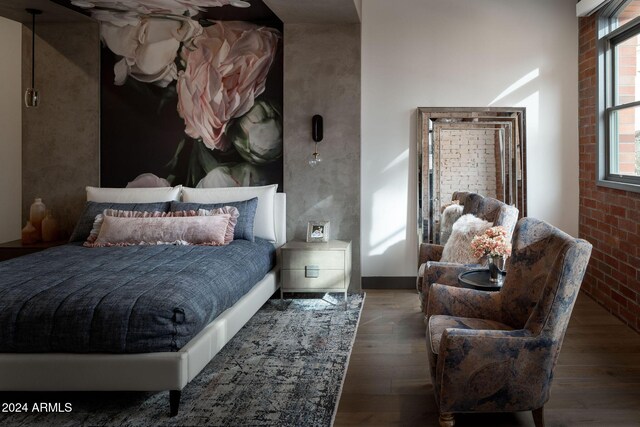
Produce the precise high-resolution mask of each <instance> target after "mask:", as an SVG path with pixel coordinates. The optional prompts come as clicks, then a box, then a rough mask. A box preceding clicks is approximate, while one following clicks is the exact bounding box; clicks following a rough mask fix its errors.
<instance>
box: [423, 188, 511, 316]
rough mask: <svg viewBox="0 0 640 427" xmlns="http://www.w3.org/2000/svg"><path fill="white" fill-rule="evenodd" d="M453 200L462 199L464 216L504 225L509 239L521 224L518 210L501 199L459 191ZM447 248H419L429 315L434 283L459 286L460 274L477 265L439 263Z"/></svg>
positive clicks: (425, 302)
mask: <svg viewBox="0 0 640 427" xmlns="http://www.w3.org/2000/svg"><path fill="white" fill-rule="evenodd" d="M452 199H453V200H460V203H462V204H463V205H464V210H463V211H462V214H463V215H466V214H473V215H475V216H477V217H479V218H482V219H484V220H486V221H490V222H492V223H493V225H494V226H497V225H501V226H503V227H504V228H506V230H507V238H508V239H511V235H512V234H513V229H514V227H515V226H516V222H517V221H518V212H519V211H518V208H516V207H515V206H509V205H507V204H505V203H503V202H501V201H500V200H497V199H494V198H491V197H483V196H481V195H479V194H475V193H464V192H456V193H453V198H452ZM443 249H444V246H441V245H436V244H432V243H423V244H421V245H420V255H419V259H418V265H420V268H419V269H418V277H417V281H416V288H417V290H418V296H419V297H420V307H421V309H422V311H423V312H426V308H427V298H428V296H429V287H430V285H431V284H432V283H435V282H438V283H441V284H446V285H450V286H458V275H459V274H460V273H462V272H464V271H467V270H470V269H472V268H478V266H477V265H463V264H454V263H445V262H440V258H441V257H442V250H443Z"/></svg>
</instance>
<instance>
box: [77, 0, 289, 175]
mask: <svg viewBox="0 0 640 427" xmlns="http://www.w3.org/2000/svg"><path fill="white" fill-rule="evenodd" d="M71 3H72V4H73V5H74V6H76V7H79V8H82V9H84V10H87V11H89V12H90V13H91V15H92V16H93V17H94V18H95V19H97V20H98V21H99V22H100V32H101V38H102V41H103V48H102V83H101V87H102V89H101V108H102V111H101V185H102V186H104V187H122V186H129V187H149V186H167V185H177V184H183V185H188V186H198V187H229V186H248V185H264V184H271V183H278V184H280V187H281V186H282V107H281V106H282V48H281V43H282V36H281V31H280V30H281V29H282V23H281V22H279V20H277V18H276V19H275V20H273V21H271V22H268V23H265V22H264V20H262V21H260V22H258V23H252V22H245V21H240V20H228V16H229V15H233V13H234V10H236V9H235V8H234V7H233V6H238V7H246V6H250V3H248V2H244V1H240V0H129V1H126V0H122V1H114V0H111V1H109V0H94V1H81V0H73V1H71ZM252 3H253V2H252ZM252 7H253V6H252ZM218 10H219V11H221V12H222V11H224V12H225V13H224V14H222V15H223V16H224V17H225V20H221V19H216V18H215V16H216V12H217V11H218Z"/></svg>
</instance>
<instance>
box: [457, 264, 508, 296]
mask: <svg viewBox="0 0 640 427" xmlns="http://www.w3.org/2000/svg"><path fill="white" fill-rule="evenodd" d="M503 282H504V277H502V278H501V279H500V281H498V282H491V281H489V269H487V268H481V269H477V270H469V271H465V272H464V273H460V275H459V276H458V283H460V285H462V286H463V287H465V288H470V289H476V290H479V291H499V290H500V288H502V283H503Z"/></svg>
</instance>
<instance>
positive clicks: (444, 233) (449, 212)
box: [440, 203, 464, 245]
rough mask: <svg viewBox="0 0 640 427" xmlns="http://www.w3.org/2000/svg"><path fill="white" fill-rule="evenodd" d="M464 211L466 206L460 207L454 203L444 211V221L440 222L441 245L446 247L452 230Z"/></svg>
mask: <svg viewBox="0 0 640 427" xmlns="http://www.w3.org/2000/svg"><path fill="white" fill-rule="evenodd" d="M463 210H464V206H462V205H459V204H457V203H452V204H451V205H449V206H447V207H446V208H444V211H442V215H441V218H442V221H440V244H441V245H444V244H446V243H447V241H448V240H449V236H451V230H452V229H453V224H455V222H456V221H457V220H458V219H459V218H460V217H461V216H462V211H463Z"/></svg>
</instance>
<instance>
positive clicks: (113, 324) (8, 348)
mask: <svg viewBox="0 0 640 427" xmlns="http://www.w3.org/2000/svg"><path fill="white" fill-rule="evenodd" d="M274 265H275V249H274V247H273V245H272V244H271V243H269V242H267V241H265V240H261V239H256V241H255V242H249V241H247V240H234V241H233V242H232V243H231V244H230V245H228V246H223V247H211V246H172V245H161V246H129V247H110V248H85V247H82V246H79V245H76V244H68V245H64V246H60V247H57V248H53V249H49V250H46V251H43V252H40V253H36V254H33V255H28V256H25V257H21V258H16V259H13V260H10V261H5V262H1V263H0V352H4V353H16V352H30V353H32V352H37V353H42V352H72V353H95V352H100V353H148V352H163V351H176V350H178V349H180V348H181V347H182V346H184V345H185V344H186V343H187V342H188V341H189V340H190V339H191V338H193V337H194V336H195V335H196V334H198V332H200V331H201V330H202V329H203V328H204V327H205V326H206V325H207V324H208V323H210V322H211V321H212V320H214V319H215V318H216V317H217V316H218V315H220V314H221V313H222V312H223V311H224V310H226V309H227V308H229V307H231V306H232V305H233V304H234V303H235V302H236V301H238V300H239V299H240V298H241V297H242V296H243V295H245V294H246V293H247V292H248V291H249V290H250V289H251V288H252V287H253V286H254V285H255V284H256V283H258V282H259V281H260V280H261V279H262V278H263V277H264V275H265V274H266V273H267V272H268V271H269V270H271V269H272V268H273V266H274Z"/></svg>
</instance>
